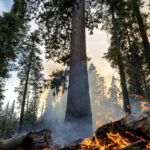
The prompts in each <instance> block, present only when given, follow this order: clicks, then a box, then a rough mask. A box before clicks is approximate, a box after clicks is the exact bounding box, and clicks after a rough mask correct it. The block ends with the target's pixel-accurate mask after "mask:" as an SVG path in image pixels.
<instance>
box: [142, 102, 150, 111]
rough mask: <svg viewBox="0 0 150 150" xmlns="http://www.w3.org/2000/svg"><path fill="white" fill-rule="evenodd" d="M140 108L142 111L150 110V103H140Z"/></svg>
mask: <svg viewBox="0 0 150 150" xmlns="http://www.w3.org/2000/svg"><path fill="white" fill-rule="evenodd" d="M141 107H142V111H145V110H147V109H150V103H149V102H141Z"/></svg>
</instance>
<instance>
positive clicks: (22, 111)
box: [18, 51, 33, 133]
mask: <svg viewBox="0 0 150 150" xmlns="http://www.w3.org/2000/svg"><path fill="white" fill-rule="evenodd" d="M32 55H33V51H31V53H30V58H29V65H28V70H27V74H26V81H25V87H24V93H23V99H22V106H21V113H20V120H19V129H18V133H20V132H21V131H22V127H23V119H24V108H25V101H26V96H27V91H28V82H29V74H30V70H31V63H32Z"/></svg>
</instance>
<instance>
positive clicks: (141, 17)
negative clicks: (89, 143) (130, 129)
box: [0, 0, 150, 138]
mask: <svg viewBox="0 0 150 150" xmlns="http://www.w3.org/2000/svg"><path fill="white" fill-rule="evenodd" d="M76 2H78V0H74V1H70V0H59V1H57V0H51V1H48V0H14V1H13V4H12V6H11V9H10V11H9V12H3V13H2V14H1V16H0V138H4V137H8V136H12V135H15V134H17V133H22V132H29V131H36V130H40V129H43V128H51V129H52V130H53V131H54V133H55V135H56V136H57V134H59V133H60V130H61V129H60V128H62V126H63V125H62V124H63V122H64V120H69V119H70V118H69V115H66V114H67V112H71V111H72V110H73V108H71V107H69V106H68V105H69V104H68V105H67V100H68V99H71V98H70V97H69V96H68V97H67V95H70V94H68V90H69V93H73V92H74V89H76V91H75V92H77V93H78V92H79V91H78V89H80V90H81V91H82V84H83V85H84V82H87V83H88V84H89V98H88V95H86V94H85V95H83V97H84V98H85V97H86V98H85V99H89V102H90V103H91V104H90V105H91V112H92V128H93V131H95V130H96V129H97V128H98V127H99V126H101V125H102V124H105V123H107V122H111V121H114V120H117V119H120V118H121V117H123V116H128V115H130V114H131V113H135V112H139V111H145V110H148V109H150V44H149V37H150V24H149V21H150V20H149V19H150V17H149V9H150V6H149V5H150V4H149V2H148V0H145V1H144V0H120V1H118V0H86V1H85V13H84V15H85V16H83V18H84V17H85V18H84V19H85V22H84V26H83V28H82V25H83V24H82V25H81V28H80V26H79V27H78V28H77V29H78V31H79V33H78V32H77V33H78V34H80V33H82V31H83V29H85V28H86V31H87V32H86V33H87V34H88V36H89V35H91V36H94V31H95V30H96V32H100V30H103V31H104V32H106V33H107V34H108V40H109V48H108V49H107V52H106V53H104V55H103V57H101V56H98V57H99V59H105V60H107V61H108V62H109V64H110V65H111V67H112V68H113V69H112V68H111V70H113V71H112V72H113V74H111V77H109V78H110V79H109V80H110V81H109V82H110V84H108V81H107V80H108V79H107V78H106V77H105V76H104V75H103V73H101V72H103V69H100V71H97V68H104V66H102V65H103V64H97V63H96V65H95V63H94V60H93V58H91V57H90V55H87V56H86V54H83V55H82V56H81V58H80V59H78V58H77V57H76V56H78V55H77V54H78V53H80V51H78V53H75V50H74V49H75V48H76V47H75V46H78V45H75V44H74V47H73V46H72V45H73V44H72V43H73V39H74V40H75V41H78V39H76V38H75V36H74V35H76V34H77V33H75V30H73V27H74V28H75V27H76V25H75V24H76V23H75V21H74V20H75V19H76V18H75V12H74V11H75V8H76V7H75V6H74V5H75V3H76ZM73 8H74V9H73ZM72 18H73V21H72ZM34 26H35V27H34ZM73 36H74V38H73ZM84 38H85V37H84ZM81 39H83V38H81ZM101 40H102V39H101ZM96 42H97V43H98V42H99V41H96ZM79 43H81V47H84V44H83V45H82V43H85V41H84V40H82V41H80V40H79ZM79 45H80V44H79ZM43 47H44V48H43ZM43 49H44V50H43ZM73 50H74V51H73ZM73 52H74V53H73ZM85 53H86V51H85ZM92 53H95V51H94V50H93V52H92ZM44 54H45V57H43V56H44ZM96 55H97V53H96ZM73 60H74V61H73ZM47 61H53V62H54V63H55V64H57V66H59V67H54V69H53V70H54V71H52V70H51V71H49V72H50V73H49V72H48V73H45V71H44V70H45V63H43V62H47ZM80 61H81V66H78V67H75V69H74V72H73V71H72V70H73V69H72V68H73V67H74V66H73V64H74V62H80ZM82 61H83V62H84V61H85V62H87V68H86V64H84V63H83V64H82ZM54 63H53V64H54ZM43 64H44V65H43ZM58 64H59V65H58ZM97 65H101V66H97ZM54 66H55V65H54ZM82 68H85V70H87V74H88V78H87V76H86V77H84V79H85V81H83V79H80V82H81V83H82V84H79V85H76V84H75V81H73V79H74V80H76V79H75V77H76V75H78V72H79V71H80V70H82ZM105 69H106V70H107V68H105ZM108 69H110V68H109V67H108ZM85 70H84V71H85ZM84 71H83V74H84V73H85V72H86V71H85V72H84ZM99 72H100V73H99ZM14 73H15V74H17V80H16V81H17V82H18V81H19V85H18V84H16V86H15V89H14V93H16V95H17V98H16V99H15V100H14V99H9V102H8V99H7V97H8V96H7V95H6V94H5V93H6V90H7V89H6V84H7V82H8V79H10V78H12V74H14ZM47 74H48V75H47ZM69 74H71V75H69ZM14 79H15V78H12V80H14ZM86 79H88V80H86ZM69 80H70V82H69ZM71 81H72V82H71ZM82 81H83V82H82ZM83 89H84V88H83ZM8 90H9V89H8ZM87 91H88V89H87ZM7 93H8V92H7ZM84 93H87V92H84ZM9 94H10V95H11V94H13V93H9ZM9 97H11V96H9ZM77 97H82V95H81V93H80V92H79V93H78V94H74V99H75V98H76V99H77ZM84 102H86V101H84ZM84 105H85V103H84ZM68 107H69V108H68ZM86 107H88V101H87V104H86ZM66 110H67V111H66ZM68 114H69V113H68ZM57 132H59V133H57ZM58 137H59V136H58Z"/></svg>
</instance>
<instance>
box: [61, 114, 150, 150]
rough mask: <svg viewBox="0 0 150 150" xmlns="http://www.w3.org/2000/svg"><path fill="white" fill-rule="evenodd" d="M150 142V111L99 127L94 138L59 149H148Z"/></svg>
mask: <svg viewBox="0 0 150 150" xmlns="http://www.w3.org/2000/svg"><path fill="white" fill-rule="evenodd" d="M149 142H150V112H142V113H137V114H134V115H132V116H129V117H127V118H123V119H121V120H118V121H116V122H111V123H108V124H106V125H103V126H101V127H100V128H98V129H97V131H96V132H95V134H94V136H93V137H92V138H87V139H85V140H84V141H83V142H81V143H78V144H75V145H71V146H63V147H61V148H59V150H76V149H78V150H88V149H92V150H97V149H98V150H99V149H100V148H101V149H107V150H111V149H122V148H125V147H126V149H125V150H129V149H134V147H136V148H137V149H140V148H142V149H146V147H147V144H148V143H149Z"/></svg>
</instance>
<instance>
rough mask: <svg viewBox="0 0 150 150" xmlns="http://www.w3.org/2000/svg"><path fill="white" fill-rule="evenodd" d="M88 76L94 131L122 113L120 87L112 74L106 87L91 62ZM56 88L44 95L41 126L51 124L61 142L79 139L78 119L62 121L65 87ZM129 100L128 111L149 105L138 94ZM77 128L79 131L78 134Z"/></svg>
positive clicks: (65, 100)
mask: <svg viewBox="0 0 150 150" xmlns="http://www.w3.org/2000/svg"><path fill="white" fill-rule="evenodd" d="M88 78H89V92H90V101H91V109H92V119H93V120H92V122H93V131H96V130H97V128H98V127H100V126H102V125H103V124H106V123H109V122H112V121H115V120H119V119H121V118H123V117H124V116H125V113H124V110H123V100H122V94H121V90H120V87H119V84H118V83H117V81H115V79H114V77H113V78H112V84H111V87H106V86H105V78H104V77H102V76H100V75H99V74H97V71H96V68H95V66H94V65H93V64H92V65H91V66H90V68H89V71H88ZM60 92H61V93H59V94H58V95H57V96H53V91H51V90H50V92H49V94H48V97H47V105H46V110H45V113H44V115H43V120H44V121H43V122H44V123H43V126H42V128H51V129H52V131H53V138H54V140H55V141H56V143H58V144H60V145H65V144H70V143H75V141H76V140H79V141H80V138H85V137H83V135H84V133H82V131H79V130H78V129H79V127H80V123H78V124H76V123H75V122H64V120H65V113H66V105H67V94H68V93H67V91H65V92H64V93H62V90H60ZM143 102H145V103H143ZM130 103H131V109H132V113H136V112H139V111H143V110H145V109H147V108H148V107H149V108H150V103H149V104H148V103H147V101H146V100H144V99H142V98H134V97H132V98H130ZM83 122H84V120H81V124H82V123H83ZM84 127H85V128H87V130H88V127H89V126H88V124H85V126H84ZM78 132H81V136H80V134H79V133H78ZM85 135H86V134H85ZM91 136H92V135H91Z"/></svg>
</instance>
